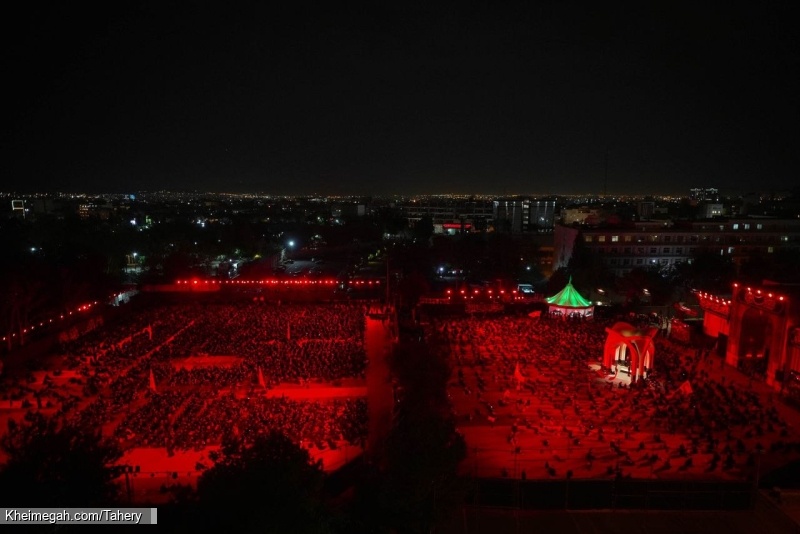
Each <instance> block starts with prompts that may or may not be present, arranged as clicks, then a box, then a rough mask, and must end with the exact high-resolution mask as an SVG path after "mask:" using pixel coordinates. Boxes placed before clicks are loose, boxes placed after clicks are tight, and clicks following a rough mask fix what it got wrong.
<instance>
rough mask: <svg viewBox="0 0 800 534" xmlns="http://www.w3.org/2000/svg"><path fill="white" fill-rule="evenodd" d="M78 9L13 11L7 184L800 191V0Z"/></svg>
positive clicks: (6, 30) (370, 190) (390, 190)
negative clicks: (609, 5) (797, 13)
mask: <svg viewBox="0 0 800 534" xmlns="http://www.w3.org/2000/svg"><path fill="white" fill-rule="evenodd" d="M26 4H32V3H26ZM73 4H77V3H73V2H57V3H50V4H47V5H36V6H26V7H20V8H18V9H16V10H15V11H13V12H6V13H5V14H4V16H3V17H2V19H3V22H2V27H3V41H4V43H3V55H4V66H5V70H6V72H5V75H4V76H3V80H4V86H5V88H6V93H7V96H6V98H5V101H6V106H5V107H6V119H5V120H4V123H5V126H6V127H5V128H4V129H3V130H4V134H3V141H2V160H3V182H2V186H0V190H15V191H19V192H32V191H44V190H56V191H92V192H134V191H138V190H145V189H197V190H202V191H231V192H267V193H275V194H310V193H320V194H418V193H488V194H512V193H529V194H548V193H549V194H555V193H580V192H587V193H602V192H603V188H604V185H603V183H604V174H605V161H606V155H608V192H609V193H683V194H685V193H686V192H687V189H688V188H690V187H694V186H717V187H720V188H722V189H723V190H724V191H730V192H748V191H754V190H760V191H764V190H770V189H773V190H774V189H786V188H789V187H793V186H795V184H797V183H800V180H798V178H797V169H798V162H799V160H800V157H799V156H798V154H799V153H800V151H799V150H798V137H799V136H798V135H797V130H798V124H800V121H798V119H799V118H800V117H799V116H798V115H799V114H798V95H799V94H800V83H799V82H798V73H800V68H798V67H800V65H798V63H800V61H799V59H800V54H799V53H798V37H797V33H798V32H797V30H796V23H795V17H794V16H793V13H794V10H793V9H792V7H793V4H792V3H791V2H773V1H771V2H751V3H748V4H742V5H739V6H738V7H731V6H727V5H724V4H718V3H711V2H708V3H707V4H708V7H704V8H703V7H697V6H687V7H686V8H681V7H676V6H677V5H676V4H675V3H673V2H669V3H664V4H663V5H662V6H661V7H660V8H659V7H653V6H638V7H633V6H626V7H617V8H613V9H606V8H593V9H586V8H579V7H574V6H573V7H569V6H565V5H564V3H562V2H556V3H555V5H556V6H557V7H554V6H551V5H549V3H548V4H536V5H532V4H534V3H533V2H530V3H525V4H518V5H516V7H500V6H501V5H505V3H503V2H494V4H498V5H497V6H490V5H489V4H471V5H472V6H473V7H469V8H467V7H465V6H466V5H467V4H469V3H467V2H458V3H453V4H449V5H444V4H442V5H438V6H436V7H432V6H430V5H425V4H419V6H418V7H413V5H410V4H408V5H407V3H405V2H379V3H376V4H380V5H379V6H374V7H373V8H371V10H369V11H364V10H363V9H362V8H361V7H356V6H355V5H354V4H345V3H340V2H330V3H328V4H330V5H328V6H327V7H321V6H319V5H316V4H313V3H308V4H301V3H297V2H286V3H285V4H292V7H291V8H290V7H286V6H284V7H277V6H275V5H274V3H272V2H259V3H254V4H250V3H245V2H235V3H234V2H225V3H223V2H220V3H203V2H200V3H184V4H181V7H177V6H174V5H168V4H167V3H166V2H106V3H105V5H104V6H103V7H102V8H100V7H99V6H100V4H97V3H92V5H91V8H90V7H89V6H83V7H81V6H80V5H73ZM647 4H649V3H647ZM719 8H724V9H719ZM9 92H10V95H9V94H8V93H9Z"/></svg>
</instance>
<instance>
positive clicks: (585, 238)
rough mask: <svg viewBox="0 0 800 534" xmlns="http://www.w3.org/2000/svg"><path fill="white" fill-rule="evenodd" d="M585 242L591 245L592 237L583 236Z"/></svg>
mask: <svg viewBox="0 0 800 534" xmlns="http://www.w3.org/2000/svg"><path fill="white" fill-rule="evenodd" d="M583 240H584V241H586V242H587V243H591V242H592V236H590V235H585V236H583Z"/></svg>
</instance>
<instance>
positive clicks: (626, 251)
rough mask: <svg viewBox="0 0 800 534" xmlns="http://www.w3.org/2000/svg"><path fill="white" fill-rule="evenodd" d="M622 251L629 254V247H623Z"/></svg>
mask: <svg viewBox="0 0 800 534" xmlns="http://www.w3.org/2000/svg"><path fill="white" fill-rule="evenodd" d="M623 252H624V253H625V254H630V253H631V247H625V248H624V249H623Z"/></svg>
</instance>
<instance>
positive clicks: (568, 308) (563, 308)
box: [545, 276, 594, 317]
mask: <svg viewBox="0 0 800 534" xmlns="http://www.w3.org/2000/svg"><path fill="white" fill-rule="evenodd" d="M545 300H546V301H547V304H549V306H548V309H547V310H548V311H549V312H550V313H557V314H558V313H560V314H562V315H564V316H568V315H572V314H577V315H581V316H583V317H592V316H593V315H594V305H593V304H592V303H591V302H590V301H588V300H586V299H585V298H583V297H582V296H581V294H580V293H578V291H577V290H576V289H575V288H574V287H572V277H571V276H570V277H569V282H567V285H566V286H564V289H562V290H561V291H559V292H558V293H556V294H555V295H553V296H552V297H550V298H547V299H545Z"/></svg>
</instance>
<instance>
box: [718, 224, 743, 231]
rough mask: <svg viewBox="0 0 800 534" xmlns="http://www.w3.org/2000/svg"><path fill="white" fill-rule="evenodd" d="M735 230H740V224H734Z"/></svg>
mask: <svg viewBox="0 0 800 534" xmlns="http://www.w3.org/2000/svg"><path fill="white" fill-rule="evenodd" d="M720 229H722V227H720ZM733 229H734V230H738V229H739V223H733Z"/></svg>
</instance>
